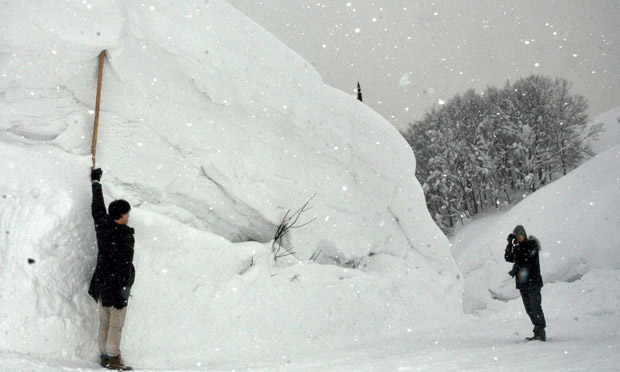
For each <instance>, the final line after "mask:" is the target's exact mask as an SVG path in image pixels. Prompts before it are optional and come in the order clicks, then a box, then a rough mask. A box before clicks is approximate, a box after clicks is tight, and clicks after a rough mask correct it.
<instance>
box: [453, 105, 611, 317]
mask: <svg viewBox="0 0 620 372" xmlns="http://www.w3.org/2000/svg"><path fill="white" fill-rule="evenodd" d="M612 111H613V110H612ZM616 118H617V116H615V115H613V114H611V111H610V113H607V114H604V115H600V116H597V117H595V118H594V120H593V122H595V123H598V122H600V123H603V124H604V126H603V128H604V129H605V131H604V132H603V133H602V134H601V139H600V140H599V142H597V143H595V144H594V146H593V147H594V150H595V151H597V152H598V151H602V152H601V153H599V154H598V155H596V156H595V157H594V158H592V159H590V160H589V161H587V162H585V163H584V164H583V165H581V166H580V167H578V168H577V169H575V170H573V171H572V172H570V173H569V174H568V175H566V176H564V177H562V178H560V179H559V180H557V181H555V182H553V183H552V184H550V185H548V186H546V187H544V188H542V189H540V190H538V191H537V192H535V193H534V194H532V195H529V196H528V197H527V198H525V199H524V200H523V201H521V202H520V203H519V204H517V205H516V206H514V207H513V208H512V209H511V210H510V211H508V212H505V213H499V214H491V215H489V216H487V217H483V218H480V219H478V220H476V221H473V222H471V223H469V224H467V225H465V226H464V227H463V228H462V229H461V230H459V233H458V234H457V235H456V236H455V237H454V238H453V239H452V241H453V247H452V251H453V254H454V258H455V260H456V261H457V264H458V265H459V268H460V269H461V271H462V272H463V274H464V276H465V288H466V290H465V294H464V300H463V303H464V308H465V310H466V312H473V311H477V310H482V309H485V308H487V306H488V305H489V304H490V303H491V302H492V301H493V299H499V300H504V301H506V300H509V299H513V298H517V297H518V296H519V292H518V291H517V290H516V289H514V279H512V278H511V277H509V276H508V274H507V272H508V271H509V270H510V268H511V264H508V263H506V262H505V261H504V248H505V246H506V236H507V235H508V234H509V233H511V232H512V229H513V228H514V227H515V226H516V225H518V224H522V225H524V226H525V228H526V230H527V232H528V234H531V235H534V236H535V237H536V238H538V239H539V240H540V242H541V245H542V251H541V256H540V257H541V258H540V259H541V271H542V275H543V280H544V282H545V283H557V282H567V283H571V282H575V281H577V280H580V279H581V278H582V277H583V276H585V275H586V274H588V273H592V272H598V271H601V270H602V271H609V270H611V271H613V270H620V249H619V248H620V230H618V226H619V225H620V215H619V214H618V211H619V210H620V141H619V140H616V142H615V143H614V142H613V138H614V137H617V136H616V134H617V129H616V128H617V119H616ZM594 275H595V276H596V275H598V274H594ZM544 291H545V290H544V289H543V293H544Z"/></svg>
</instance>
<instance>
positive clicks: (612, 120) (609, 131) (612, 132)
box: [590, 107, 620, 154]
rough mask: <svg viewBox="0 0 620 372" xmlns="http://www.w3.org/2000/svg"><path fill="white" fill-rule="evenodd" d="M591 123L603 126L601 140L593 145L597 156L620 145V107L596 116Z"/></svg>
mask: <svg viewBox="0 0 620 372" xmlns="http://www.w3.org/2000/svg"><path fill="white" fill-rule="evenodd" d="M590 122H591V123H593V124H598V123H600V124H603V128H602V129H603V130H602V131H601V133H600V135H599V138H598V139H597V140H596V141H593V143H592V144H591V147H592V151H594V153H595V154H600V153H601V152H603V151H605V150H607V149H609V148H611V147H614V146H615V145H617V144H620V107H616V108H615V109H612V110H609V111H606V112H604V113H602V114H599V115H596V116H595V117H593V118H592V120H590Z"/></svg>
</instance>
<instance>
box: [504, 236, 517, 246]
mask: <svg viewBox="0 0 620 372" xmlns="http://www.w3.org/2000/svg"><path fill="white" fill-rule="evenodd" d="M516 239H517V236H516V235H515V234H509V235H508V238H506V240H508V243H510V244H512V242H513V240H516Z"/></svg>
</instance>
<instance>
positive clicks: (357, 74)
mask: <svg viewBox="0 0 620 372" xmlns="http://www.w3.org/2000/svg"><path fill="white" fill-rule="evenodd" d="M227 1H228V2H229V3H230V4H232V5H234V6H236V7H237V8H238V9H240V10H241V11H243V12H244V13H245V14H246V15H248V16H249V17H250V18H252V19H253V20H254V21H256V22H257V23H259V24H260V25H262V26H263V27H264V28H266V29H267V30H269V31H270V32H271V33H272V34H274V35H275V36H276V37H278V38H279V39H280V40H282V41H283V42H284V43H286V44H287V45H288V46H289V47H290V48H292V49H293V50H295V51H296V52H297V53H299V54H300V55H301V56H303V57H304V58H305V59H306V60H308V61H310V62H311V63H312V64H313V65H314V66H315V67H316V68H317V69H318V71H319V72H320V73H321V75H322V76H323V78H324V80H325V82H326V83H327V84H329V85H332V86H334V87H336V88H338V89H340V90H343V91H345V92H348V93H350V94H355V88H356V84H357V81H358V80H359V81H360V83H361V85H362V92H363V94H364V102H365V103H366V104H368V105H369V106H371V107H372V108H373V109H375V110H376V111H377V112H379V113H380V114H382V115H383V116H384V117H385V118H386V119H388V120H389V121H390V122H391V123H392V124H393V125H395V126H396V127H397V128H399V129H400V128H404V127H406V126H407V124H408V123H410V122H412V121H414V120H416V119H419V118H420V117H421V116H422V115H423V113H424V112H425V111H426V110H427V109H428V108H430V107H431V106H432V105H434V104H438V103H439V102H440V101H441V100H447V99H449V98H451V97H453V96H454V95H455V94H457V93H462V92H464V91H466V90H467V89H468V88H474V89H476V90H477V91H481V90H483V89H484V88H485V87H486V86H488V85H493V86H502V85H503V84H504V83H505V82H506V81H507V79H511V80H516V79H518V78H519V77H522V76H527V75H530V74H543V75H547V76H550V77H561V78H565V79H567V80H569V81H571V82H573V83H574V86H573V90H572V91H573V93H579V94H582V95H584V96H585V97H586V98H587V99H588V100H589V102H590V106H591V108H590V114H591V115H595V114H598V113H600V112H602V111H605V110H607V109H610V108H614V107H617V106H620V1H619V0H544V1H541V0H535V1H534V0H518V1H514V0H493V1H473V0H470V1H463V0H451V1H443V0H434V1H431V0H420V1H414V0H384V1H370V0H365V1H355V0H314V1H309V0H227Z"/></svg>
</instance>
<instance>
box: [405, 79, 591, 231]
mask: <svg viewBox="0 0 620 372" xmlns="http://www.w3.org/2000/svg"><path fill="white" fill-rule="evenodd" d="M570 88H571V84H570V82H568V81H567V80H565V79H550V78H548V77H544V76H539V75H532V76H529V77H526V78H523V79H520V80H518V81H516V82H515V83H514V84H511V83H510V82H508V83H506V85H505V86H504V88H502V89H498V88H495V87H489V88H487V89H486V90H485V91H484V92H483V93H482V94H477V93H476V92H475V91H473V90H469V91H467V92H466V93H464V94H462V95H460V94H458V95H456V96H455V97H454V98H452V99H450V100H448V101H447V102H446V103H445V104H444V105H442V106H439V107H433V108H432V109H431V110H430V111H428V113H427V114H426V115H425V116H424V117H423V118H422V119H421V120H419V121H417V122H415V123H413V124H411V125H410V127H409V128H408V130H407V131H406V132H405V133H404V136H405V138H406V139H407V141H408V142H409V144H410V145H411V146H412V148H413V150H414V152H415V154H416V157H417V159H418V160H417V164H418V165H417V177H418V179H419V181H420V182H421V183H422V184H423V185H424V190H425V193H426V198H427V204H428V208H429V211H430V212H431V214H432V215H433V216H434V218H435V221H436V222H437V223H438V224H439V225H440V226H441V227H442V228H444V229H447V228H450V227H452V226H453V225H454V223H455V222H456V221H458V220H462V219H463V218H468V217H471V216H473V215H475V214H478V213H481V212H483V211H484V210H486V209H488V208H490V207H492V206H495V207H497V206H500V205H502V204H509V203H511V202H512V201H513V200H514V196H513V195H515V194H519V195H522V194H526V193H529V192H533V191H536V190H537V189H538V188H540V187H541V186H543V185H545V184H547V183H549V182H552V181H553V180H555V179H557V178H559V177H561V176H562V175H565V174H566V173H567V172H568V171H570V170H571V169H574V168H575V167H576V166H578V165H579V164H580V163H581V162H582V161H583V160H584V159H585V158H587V157H588V156H589V155H590V154H591V152H590V150H589V148H588V143H589V141H590V140H591V139H593V138H594V137H595V136H596V135H597V133H598V132H599V131H600V127H599V126H588V116H587V114H586V110H587V107H588V104H587V101H586V99H585V98H584V97H583V96H580V95H576V94H571V93H570Z"/></svg>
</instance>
